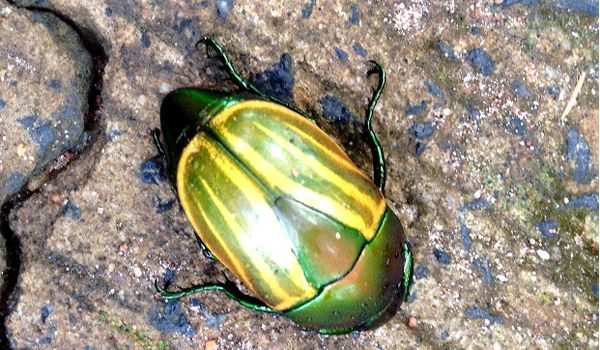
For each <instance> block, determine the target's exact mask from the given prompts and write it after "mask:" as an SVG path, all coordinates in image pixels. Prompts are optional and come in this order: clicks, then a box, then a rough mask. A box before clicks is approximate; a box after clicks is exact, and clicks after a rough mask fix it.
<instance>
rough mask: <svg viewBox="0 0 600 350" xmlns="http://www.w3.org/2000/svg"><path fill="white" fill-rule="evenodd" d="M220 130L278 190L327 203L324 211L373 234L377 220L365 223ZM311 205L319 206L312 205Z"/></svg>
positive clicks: (352, 212)
mask: <svg viewBox="0 0 600 350" xmlns="http://www.w3.org/2000/svg"><path fill="white" fill-rule="evenodd" d="M221 132H222V133H223V136H224V137H225V138H226V139H235V142H236V147H240V148H242V149H243V150H244V153H245V154H246V155H247V157H248V162H249V163H250V164H252V165H253V167H255V168H257V169H261V171H262V172H264V173H265V174H269V182H271V183H273V184H275V186H276V187H278V188H279V190H284V189H285V191H286V192H287V193H290V194H291V195H292V196H293V197H296V198H302V201H303V202H305V203H306V204H308V205H309V206H310V205H311V204H312V203H315V204H317V203H318V204H321V208H322V205H323V204H325V203H329V204H330V208H327V209H323V210H324V211H325V213H330V214H331V213H336V214H338V213H339V216H336V218H337V219H339V220H340V221H341V222H343V223H345V224H347V225H349V226H350V227H352V228H354V229H356V230H358V231H359V232H361V233H362V234H363V235H364V236H365V238H366V239H367V240H369V239H371V237H372V236H373V235H374V234H375V229H376V226H377V225H378V224H379V222H375V221H373V222H372V223H371V224H370V225H367V223H365V222H364V220H362V215H359V214H357V213H356V212H355V211H354V210H351V209H348V208H346V207H345V206H344V205H340V203H332V201H331V199H330V198H327V197H326V196H324V195H322V194H320V193H317V192H315V191H313V190H311V189H309V188H306V187H305V186H303V185H301V184H298V183H296V182H295V181H293V180H291V179H290V178H289V177H288V176H286V175H284V174H282V173H281V172H280V171H279V169H277V168H276V167H275V166H274V165H273V164H271V163H270V162H268V161H266V160H265V159H264V158H263V157H262V156H261V155H260V153H258V152H256V151H255V150H254V149H253V148H252V147H250V145H248V144H247V143H246V142H244V141H243V140H242V139H239V138H234V136H233V135H232V134H230V133H229V132H228V131H227V130H222V131H221ZM383 204H384V205H385V202H383ZM313 207H319V206H316V205H313ZM378 209H379V208H378ZM373 216H374V215H373Z"/></svg>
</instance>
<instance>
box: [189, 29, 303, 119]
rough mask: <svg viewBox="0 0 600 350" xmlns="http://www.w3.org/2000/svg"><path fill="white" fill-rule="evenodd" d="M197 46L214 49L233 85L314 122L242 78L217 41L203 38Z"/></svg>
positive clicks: (301, 111)
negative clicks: (201, 45)
mask: <svg viewBox="0 0 600 350" xmlns="http://www.w3.org/2000/svg"><path fill="white" fill-rule="evenodd" d="M199 44H204V45H206V47H207V49H208V47H211V48H212V49H214V50H215V51H216V52H217V55H218V56H219V58H220V59H221V62H223V64H224V65H225V69H227V72H228V73H229V75H230V77H231V79H233V81H235V83H236V84H237V85H238V86H239V87H240V88H242V89H243V90H246V91H249V92H252V93H254V94H257V95H259V96H260V97H262V98H265V99H267V100H271V101H273V102H275V103H278V104H280V105H283V106H285V107H287V108H289V109H291V110H293V111H294V112H296V113H298V114H300V115H301V116H303V117H304V118H306V119H308V120H310V121H314V119H313V118H312V117H311V116H310V115H308V114H307V113H306V112H304V111H303V110H301V109H299V108H296V107H295V106H293V105H291V104H289V103H287V102H285V101H283V100H281V99H280V98H277V97H275V96H273V95H269V94H267V93H265V92H263V91H261V90H260V89H259V88H257V87H256V86H255V85H254V84H252V83H251V82H249V81H247V80H246V79H244V77H242V75H241V74H240V73H239V72H238V71H237V70H236V69H235V68H234V67H233V63H232V61H231V58H229V56H228V55H227V53H226V52H225V49H223V47H222V46H221V44H220V43H219V42H218V41H216V40H215V39H213V38H209V37H205V38H202V39H200V40H199V41H198V43H196V46H198V45H199Z"/></svg>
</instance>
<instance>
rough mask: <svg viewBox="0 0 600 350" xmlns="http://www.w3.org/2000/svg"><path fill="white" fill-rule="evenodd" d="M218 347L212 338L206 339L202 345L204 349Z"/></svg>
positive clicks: (215, 349)
mask: <svg viewBox="0 0 600 350" xmlns="http://www.w3.org/2000/svg"><path fill="white" fill-rule="evenodd" d="M218 348H219V347H218V346H217V341H216V340H214V339H211V340H208V341H207V342H206V345H205V346H204V349H206V350H217V349H218Z"/></svg>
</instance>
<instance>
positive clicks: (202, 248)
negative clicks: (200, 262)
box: [194, 234, 217, 261]
mask: <svg viewBox="0 0 600 350" xmlns="http://www.w3.org/2000/svg"><path fill="white" fill-rule="evenodd" d="M194 237H196V241H197V242H198V245H199V246H200V251H201V252H202V255H204V257H205V258H207V259H209V260H211V261H216V260H217V258H215V256H214V255H213V253H212V252H211V251H210V249H208V247H207V246H206V245H205V244H204V242H202V239H201V238H200V237H198V235H196V234H195V235H194Z"/></svg>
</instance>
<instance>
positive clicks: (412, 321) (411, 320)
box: [406, 316, 417, 328]
mask: <svg viewBox="0 0 600 350" xmlns="http://www.w3.org/2000/svg"><path fill="white" fill-rule="evenodd" d="M406 325H407V326H408V328H417V318H416V317H414V316H410V317H409V318H408V322H407V323H406Z"/></svg>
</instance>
